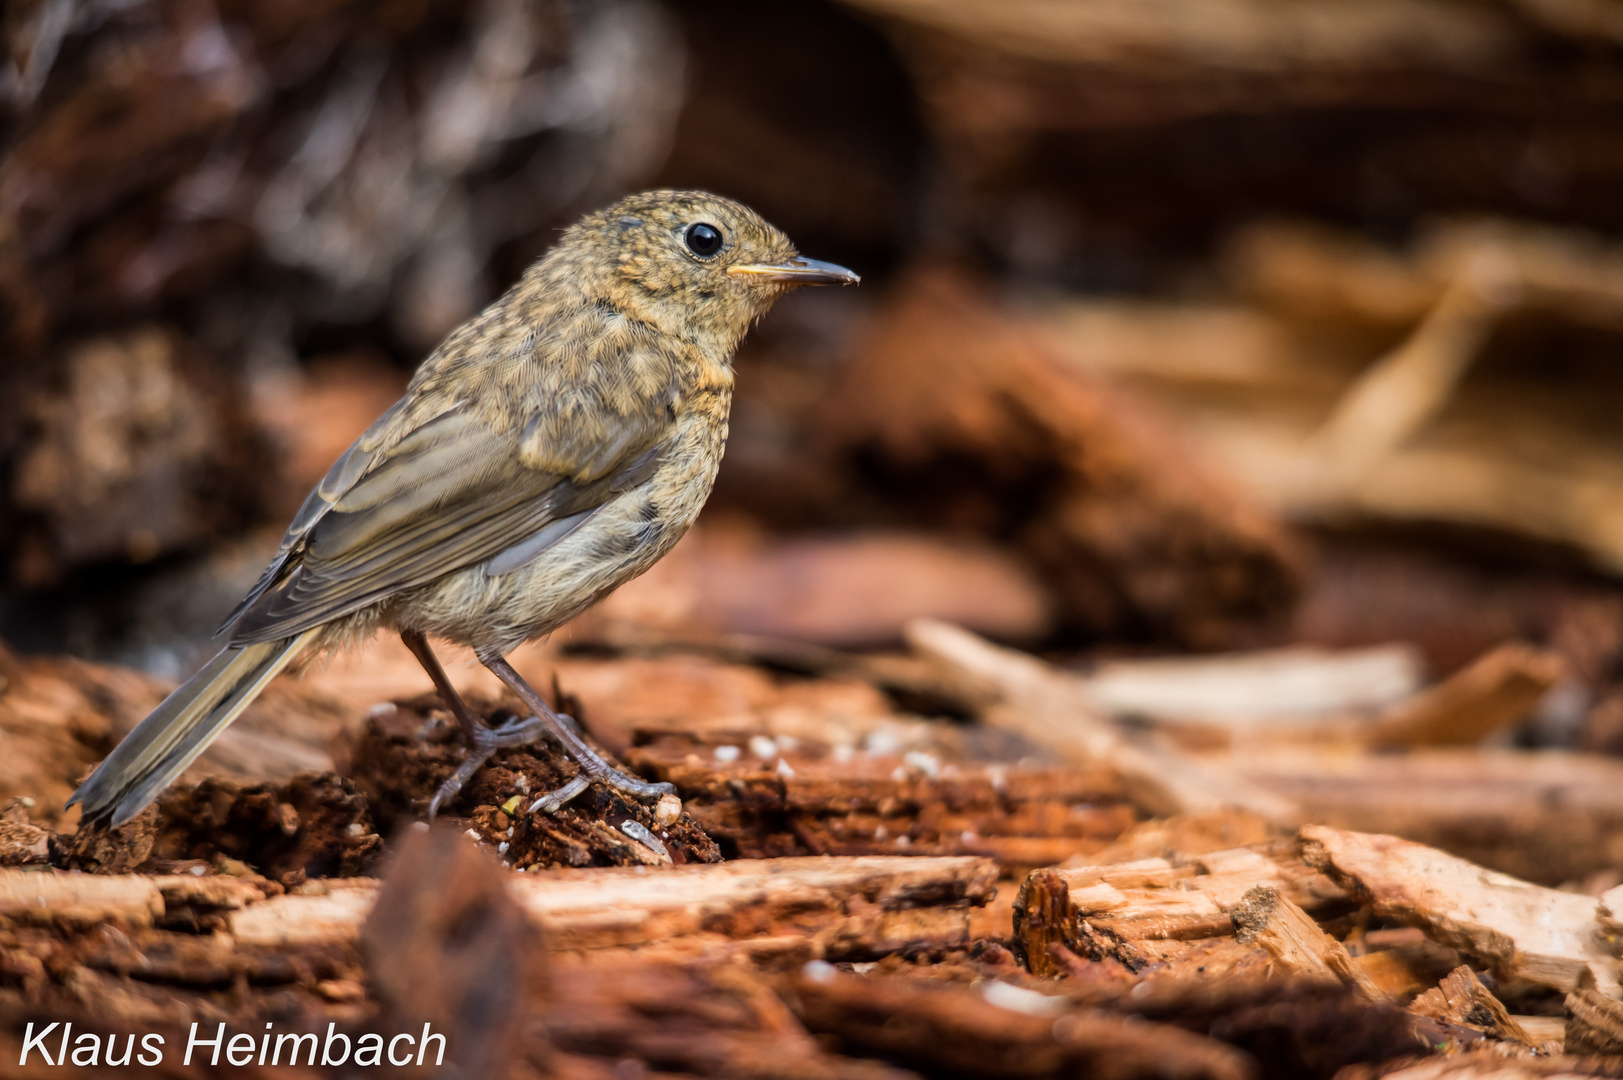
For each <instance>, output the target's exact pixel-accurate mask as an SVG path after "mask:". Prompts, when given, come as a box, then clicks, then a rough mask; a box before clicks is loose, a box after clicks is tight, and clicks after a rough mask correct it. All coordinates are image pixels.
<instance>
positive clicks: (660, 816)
mask: <svg viewBox="0 0 1623 1080" xmlns="http://www.w3.org/2000/svg"><path fill="white" fill-rule="evenodd" d="M681 816H682V800H681V799H678V798H677V797H676V796H675V795H669V794H667V795H661V796H660V797H659V802H658V803H656V804H655V806H654V820H655V821H657V822H659V823H660V824H661V825H675V824H676V822H677V819H678V818H680V817H681Z"/></svg>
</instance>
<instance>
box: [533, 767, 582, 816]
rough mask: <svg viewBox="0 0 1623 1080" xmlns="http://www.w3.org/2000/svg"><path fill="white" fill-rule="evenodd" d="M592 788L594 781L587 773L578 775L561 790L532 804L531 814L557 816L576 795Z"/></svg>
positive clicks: (555, 790)
mask: <svg viewBox="0 0 1623 1080" xmlns="http://www.w3.org/2000/svg"><path fill="white" fill-rule="evenodd" d="M591 786H592V781H591V780H590V778H588V777H587V776H586V774H585V773H577V774H575V777H574V778H573V779H572V780H570V781H569V783H567V784H565V785H564V786H563V787H561V788H556V789H554V790H552V791H549V792H547V793H546V794H545V795H543V796H541V797H540V798H539V799H537V800H535V802H533V803H531V804H530V813H532V814H536V813H540V814H556V813H557V812H558V811H560V810H562V809H563V808H564V804H565V803H567V802H569V800H570V799H573V798H574V797H575V796H576V795H579V794H580V793H581V792H583V791H585V790H586V789H587V788H589V787H591Z"/></svg>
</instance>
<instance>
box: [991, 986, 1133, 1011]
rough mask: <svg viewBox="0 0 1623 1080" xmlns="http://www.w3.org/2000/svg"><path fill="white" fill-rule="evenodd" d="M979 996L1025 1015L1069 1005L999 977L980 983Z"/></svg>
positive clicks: (1061, 1000)
mask: <svg viewBox="0 0 1623 1080" xmlns="http://www.w3.org/2000/svg"><path fill="white" fill-rule="evenodd" d="M1143 985H1145V984H1144V983H1139V986H1143ZM1135 989H1136V987H1135ZM981 996H982V997H984V998H985V999H986V1001H987V1003H988V1004H990V1005H996V1006H997V1007H998V1008H1000V1009H1008V1010H1009V1011H1010V1012H1018V1013H1025V1014H1026V1015H1027V1016H1053V1015H1054V1014H1056V1013H1062V1012H1064V1011H1065V1010H1066V1009H1068V1008H1070V1007H1071V1006H1070V1002H1068V1001H1066V1000H1065V999H1064V998H1060V997H1053V996H1050V995H1048V994H1040V993H1038V992H1037V991H1035V990H1027V989H1026V988H1025V987H1023V986H1015V985H1013V984H1012V983H1006V982H1003V981H1002V980H1001V979H991V980H988V981H987V982H984V983H982V984H981Z"/></svg>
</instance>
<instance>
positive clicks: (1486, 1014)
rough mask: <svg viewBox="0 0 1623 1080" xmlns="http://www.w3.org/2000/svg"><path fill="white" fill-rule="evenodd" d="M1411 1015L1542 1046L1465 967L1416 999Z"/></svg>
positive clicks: (1412, 1005) (1449, 974)
mask: <svg viewBox="0 0 1623 1080" xmlns="http://www.w3.org/2000/svg"><path fill="white" fill-rule="evenodd" d="M1409 1011H1410V1012H1412V1013H1415V1014H1417V1015H1419V1016H1429V1017H1431V1018H1432V1019H1434V1020H1445V1021H1447V1022H1448V1023H1451V1024H1465V1025H1466V1026H1468V1027H1474V1028H1480V1029H1481V1030H1482V1031H1485V1032H1487V1033H1488V1034H1489V1035H1492V1036H1494V1037H1495V1038H1499V1039H1509V1040H1512V1041H1514V1042H1519V1043H1521V1044H1523V1045H1524V1046H1527V1047H1529V1048H1532V1047H1536V1046H1537V1045H1538V1043H1537V1042H1535V1041H1534V1040H1533V1039H1532V1037H1531V1036H1529V1035H1528V1034H1527V1032H1526V1031H1524V1030H1523V1029H1522V1026H1521V1025H1520V1024H1518V1023H1517V1022H1516V1019H1515V1017H1513V1016H1511V1015H1510V1010H1509V1009H1506V1008H1505V1006H1504V1004H1503V1003H1502V1002H1501V1001H1500V1000H1499V999H1498V998H1497V997H1494V995H1493V992H1492V991H1490V990H1489V989H1488V988H1487V987H1486V986H1483V985H1482V980H1481V979H1479V978H1477V975H1476V972H1474V971H1472V970H1471V969H1470V968H1469V967H1466V966H1465V965H1463V964H1462V965H1461V966H1459V967H1457V968H1455V969H1454V970H1453V971H1451V972H1449V973H1448V977H1447V978H1445V979H1443V981H1442V982H1440V983H1438V984H1437V985H1436V986H1434V987H1432V988H1431V989H1430V990H1427V991H1426V992H1425V993H1424V994H1421V995H1420V996H1419V997H1417V998H1415V1000H1414V1001H1413V1003H1411V1004H1410V1005H1409Z"/></svg>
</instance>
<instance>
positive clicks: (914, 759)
mask: <svg viewBox="0 0 1623 1080" xmlns="http://www.w3.org/2000/svg"><path fill="white" fill-rule="evenodd" d="M902 761H903V762H904V763H905V764H906V765H907V767H908V768H909V769H916V770H918V771H919V772H921V773H923V774H924V775H925V776H930V777H934V776H939V775H940V774H941V761H940V759H938V758H937V757H936V756H935V755H934V754H926V753H924V752H923V751H922V750H909V751H908V752H907V753H905V754H903V755H902Z"/></svg>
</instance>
